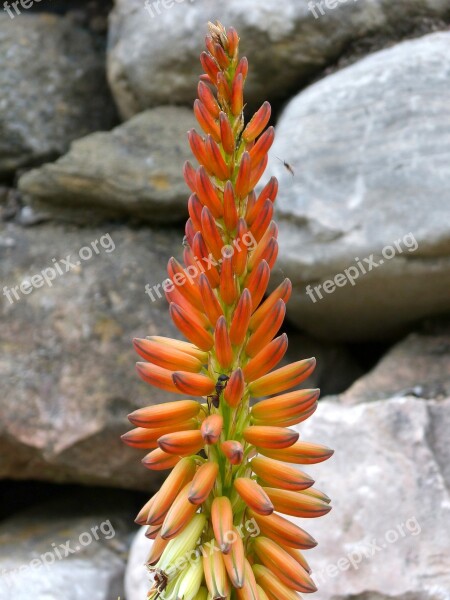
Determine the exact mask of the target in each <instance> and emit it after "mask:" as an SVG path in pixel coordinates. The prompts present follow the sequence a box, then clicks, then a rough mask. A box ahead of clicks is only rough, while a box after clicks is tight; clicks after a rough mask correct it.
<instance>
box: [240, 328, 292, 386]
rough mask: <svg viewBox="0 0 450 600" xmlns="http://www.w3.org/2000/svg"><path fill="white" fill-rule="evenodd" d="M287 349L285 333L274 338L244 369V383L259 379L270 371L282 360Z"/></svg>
mask: <svg viewBox="0 0 450 600" xmlns="http://www.w3.org/2000/svg"><path fill="white" fill-rule="evenodd" d="M287 348H288V337H287V335H286V334H285V333H283V334H282V335H280V336H279V337H277V338H275V339H274V340H272V341H271V342H270V344H269V345H268V346H266V347H265V348H263V349H262V350H261V351H260V352H258V354H257V355H256V356H255V357H254V358H252V360H251V361H250V362H248V363H247V364H246V366H245V367H244V377H245V380H246V381H254V380H255V379H259V378H260V377H262V376H263V375H265V374H266V373H268V372H269V371H271V370H272V369H273V368H274V367H276V366H277V364H278V363H279V362H280V360H282V358H283V356H284V355H285V354H286V351H287Z"/></svg>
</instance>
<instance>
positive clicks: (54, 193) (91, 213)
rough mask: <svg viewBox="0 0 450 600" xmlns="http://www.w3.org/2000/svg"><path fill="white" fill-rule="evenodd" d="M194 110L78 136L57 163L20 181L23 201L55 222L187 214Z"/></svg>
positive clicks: (164, 112)
mask: <svg viewBox="0 0 450 600" xmlns="http://www.w3.org/2000/svg"><path fill="white" fill-rule="evenodd" d="M194 126H195V121H194V117H193V114H192V111H191V110H188V109H186V108H176V107H161V108H156V109H153V110H149V111H146V112H144V113H142V114H140V115H137V116H136V117H134V118H133V119H131V120H130V121H128V122H127V123H125V124H124V125H121V126H119V127H117V128H116V129H114V130H113V131H112V132H110V133H94V134H92V135H89V136H87V137H86V138H83V139H80V140H77V141H76V142H74V143H73V144H72V146H71V149H70V151H69V153H68V154H66V155H65V156H63V157H62V158H60V159H59V160H58V161H57V162H55V163H52V164H47V165H44V166H42V167H41V168H39V169H35V170H33V171H30V172H28V173H26V174H25V175H23V176H22V178H21V179H20V180H19V188H20V190H21V191H22V192H23V193H24V194H25V195H26V200H27V201H28V202H31V204H32V205H33V206H35V207H36V208H38V209H44V210H47V211H48V212H51V214H52V215H54V216H56V217H57V218H58V219H60V218H65V219H71V220H75V221H77V222H80V221H81V222H87V223H90V222H92V219H95V218H97V219H98V218H101V217H102V216H103V217H104V216H105V215H106V216H107V217H117V216H122V215H125V216H128V217H131V218H134V219H135V220H139V221H141V222H142V221H144V222H165V223H167V222H171V221H176V220H180V218H182V217H184V216H185V215H186V214H187V198H188V195H189V193H188V192H189V190H188V188H187V186H186V184H185V182H184V179H183V164H184V162H185V161H186V160H188V159H189V158H191V155H190V150H189V145H188V142H187V137H186V132H187V131H188V130H189V129H191V128H192V127H194Z"/></svg>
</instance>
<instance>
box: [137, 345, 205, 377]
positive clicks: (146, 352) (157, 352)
mask: <svg viewBox="0 0 450 600" xmlns="http://www.w3.org/2000/svg"><path fill="white" fill-rule="evenodd" d="M133 344H134V347H135V349H136V352H137V353H138V354H139V355H140V356H142V358H144V359H145V360H147V361H149V362H151V363H153V364H155V365H157V366H158V367H162V368H163V369H168V370H169V371H177V370H181V371H191V372H193V373H198V372H199V371H201V369H202V366H203V365H202V363H201V362H200V361H199V360H198V359H197V358H195V356H191V355H189V354H186V353H185V352H182V351H181V350H176V349H175V348H170V347H169V346H164V345H162V344H158V342H152V341H151V340H142V339H138V338H135V339H134V340H133Z"/></svg>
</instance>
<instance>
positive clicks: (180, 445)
mask: <svg viewBox="0 0 450 600" xmlns="http://www.w3.org/2000/svg"><path fill="white" fill-rule="evenodd" d="M158 445H159V447H160V448H161V450H164V452H167V454H176V455H177V456H188V455H189V454H196V453H197V452H198V451H199V450H201V449H202V448H203V446H204V441H203V437H202V434H201V432H200V431H199V430H195V431H176V432H174V433H167V434H166V435H162V436H161V437H160V438H158Z"/></svg>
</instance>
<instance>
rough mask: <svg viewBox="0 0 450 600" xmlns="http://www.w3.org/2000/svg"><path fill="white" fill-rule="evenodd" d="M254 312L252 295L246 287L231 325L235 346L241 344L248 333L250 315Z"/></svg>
mask: <svg viewBox="0 0 450 600" xmlns="http://www.w3.org/2000/svg"><path fill="white" fill-rule="evenodd" d="M251 314H252V297H251V295H250V292H249V291H248V290H247V289H244V290H243V292H242V294H241V297H240V299H239V302H238V304H237V306H236V309H235V311H234V314H233V319H232V321H231V326H230V340H231V343H232V344H234V345H235V346H240V345H241V344H242V342H243V341H244V339H245V336H246V335H247V331H248V327H249V322H250V317H251Z"/></svg>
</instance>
